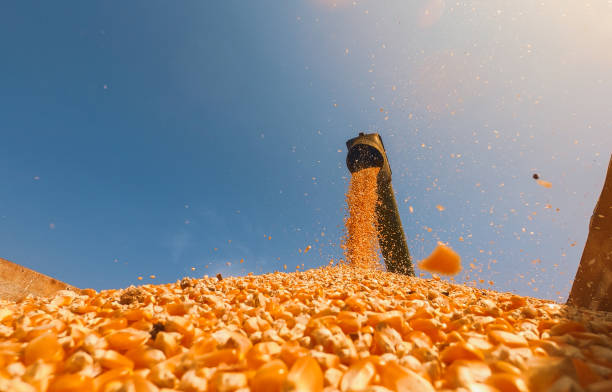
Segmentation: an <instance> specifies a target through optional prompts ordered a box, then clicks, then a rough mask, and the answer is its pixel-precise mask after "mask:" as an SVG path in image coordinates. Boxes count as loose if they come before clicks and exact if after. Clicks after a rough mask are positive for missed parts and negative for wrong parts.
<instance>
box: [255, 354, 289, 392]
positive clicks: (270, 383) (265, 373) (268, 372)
mask: <svg viewBox="0 0 612 392" xmlns="http://www.w3.org/2000/svg"><path fill="white" fill-rule="evenodd" d="M287 374H288V369H287V365H285V363H284V362H283V361H281V360H279V359H274V360H272V361H270V362H268V363H266V364H265V365H262V366H261V367H260V368H259V369H257V372H256V373H255V376H254V377H253V380H252V381H251V385H250V386H251V391H252V392H268V391H269V392H280V391H281V390H282V387H283V384H284V383H285V379H286V378H287Z"/></svg>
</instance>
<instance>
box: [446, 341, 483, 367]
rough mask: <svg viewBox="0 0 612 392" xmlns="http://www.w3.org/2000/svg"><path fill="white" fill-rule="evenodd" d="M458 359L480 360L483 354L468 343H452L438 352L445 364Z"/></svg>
mask: <svg viewBox="0 0 612 392" xmlns="http://www.w3.org/2000/svg"><path fill="white" fill-rule="evenodd" d="M458 359H466V360H478V361H482V360H483V359H484V355H483V354H482V352H481V351H479V350H478V349H477V348H475V347H474V346H472V345H471V344H469V343H462V342H460V343H453V344H451V345H450V346H448V347H446V348H445V349H444V350H443V351H442V352H441V353H440V360H441V361H442V362H444V363H446V364H451V363H452V362H453V361H456V360H458Z"/></svg>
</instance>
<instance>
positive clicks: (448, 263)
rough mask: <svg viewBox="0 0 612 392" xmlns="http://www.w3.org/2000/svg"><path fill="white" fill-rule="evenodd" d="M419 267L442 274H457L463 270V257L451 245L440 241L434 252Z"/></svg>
mask: <svg viewBox="0 0 612 392" xmlns="http://www.w3.org/2000/svg"><path fill="white" fill-rule="evenodd" d="M418 267H419V268H420V269H423V270H425V271H428V272H436V273H440V274H442V275H456V274H458V273H459V272H460V271H461V257H459V255H458V254H457V253H456V252H455V251H454V250H452V249H451V248H450V247H449V246H447V245H444V244H443V243H441V242H439V243H438V246H437V247H436V248H435V249H434V250H433V252H432V253H431V254H430V255H429V256H428V257H427V258H426V259H424V260H422V261H421V262H420V263H419V265H418Z"/></svg>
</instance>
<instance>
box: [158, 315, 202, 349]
mask: <svg viewBox="0 0 612 392" xmlns="http://www.w3.org/2000/svg"><path fill="white" fill-rule="evenodd" d="M165 330H166V331H168V332H178V333H180V334H181V335H183V338H182V340H181V341H182V344H183V345H185V346H191V343H192V342H193V336H194V333H195V328H194V327H193V324H191V321H189V320H188V319H186V318H185V317H181V316H170V317H169V318H168V321H167V322H166V324H165Z"/></svg>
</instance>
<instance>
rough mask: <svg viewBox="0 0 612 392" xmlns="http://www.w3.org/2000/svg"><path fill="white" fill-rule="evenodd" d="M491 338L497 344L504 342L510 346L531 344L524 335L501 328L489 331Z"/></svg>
mask: <svg viewBox="0 0 612 392" xmlns="http://www.w3.org/2000/svg"><path fill="white" fill-rule="evenodd" d="M489 339H491V341H493V342H495V343H497V344H503V345H506V346H508V347H527V346H529V343H527V339H525V338H524V337H523V336H521V335H517V334H515V333H511V332H506V331H501V330H492V331H489Z"/></svg>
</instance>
